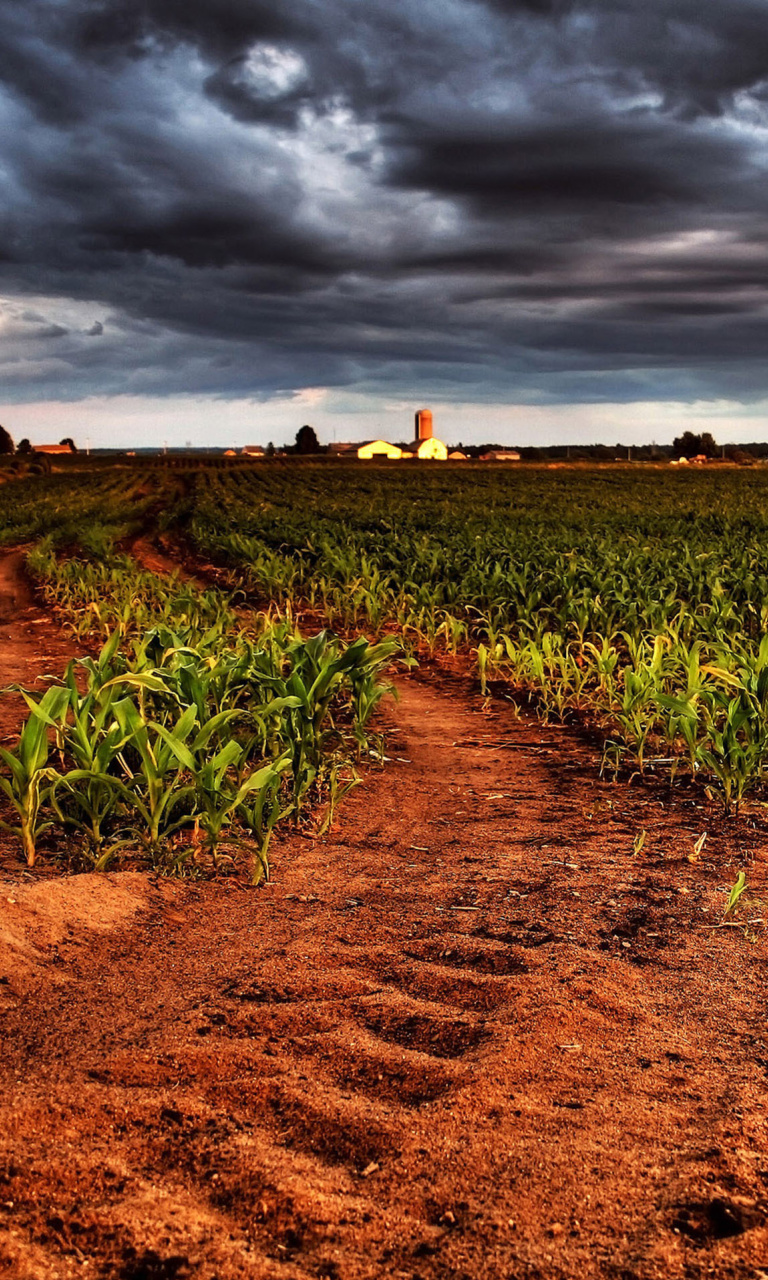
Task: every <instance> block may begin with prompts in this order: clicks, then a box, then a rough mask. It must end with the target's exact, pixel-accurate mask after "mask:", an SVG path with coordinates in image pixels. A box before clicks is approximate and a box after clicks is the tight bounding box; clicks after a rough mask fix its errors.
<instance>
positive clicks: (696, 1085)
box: [0, 623, 768, 1280]
mask: <svg viewBox="0 0 768 1280" xmlns="http://www.w3.org/2000/svg"><path fill="white" fill-rule="evenodd" d="M30 625H31V623H30ZM3 631H4V632H6V627H5V626H4V627H3ZM6 634H7V632H6ZM24 634H26V633H24ZM20 635H21V638H22V639H23V638H24V636H23V634H22V633H20ZM29 635H30V636H31V637H32V638H34V636H35V635H36V633H35V632H34V631H32V632H30V633H29ZM28 638H29V637H28ZM7 655H8V651H7V649H6V648H5V647H4V649H3V652H2V662H3V667H4V672H3V675H4V676H5V670H6V668H5V663H6V661H7V660H8V656H7ZM12 660H14V661H16V662H17V663H18V665H19V666H20V667H22V668H23V667H24V664H25V662H26V661H27V660H29V661H32V657H31V656H30V646H29V645H28V646H27V649H26V650H20V651H19V653H18V654H17V655H16V657H15V658H13V659H12ZM401 695H402V696H401V701H400V703H399V704H398V705H397V706H389V707H387V709H386V710H385V712H384V716H385V719H386V721H387V723H388V726H389V737H388V751H387V753H388V755H389V756H390V760H389V762H388V763H387V765H386V767H385V768H384V769H383V770H375V769H371V771H370V772H369V773H368V774H367V777H366V782H365V785H364V786H362V787H360V788H359V789H358V790H356V791H355V792H353V793H352V795H351V796H350V797H349V798H348V799H347V801H346V803H345V806H344V808H343V809H342V812H341V815H340V818H339V820H338V822H337V824H336V826H335V827H334V830H333V831H332V833H331V835H330V836H329V837H327V838H325V839H323V840H315V839H311V838H301V837H300V836H299V835H297V834H290V833H289V834H288V835H285V836H283V837H282V838H281V839H280V840H279V841H277V843H276V845H275V848H274V853H273V872H274V879H273V881H272V883H271V884H270V885H268V886H267V887H265V888H264V889H263V890H260V891H252V890H248V889H247V888H245V887H244V886H243V884H242V883H240V882H239V881H238V880H236V879H234V878H232V879H229V880H227V879H219V880H217V881H214V882H210V883H186V884H185V883H179V882H178V881H176V882H159V883H158V882H155V881H152V880H151V879H150V878H149V877H148V876H144V875H137V874H135V873H126V874H124V875H120V874H113V875H110V876H108V877H94V876H81V877H74V878H68V879H66V880H60V881H51V880H50V879H48V880H47V881H46V879H45V877H46V874H48V875H50V871H49V870H47V868H46V865H45V862H43V865H42V866H41V868H40V871H39V872H37V873H36V876H35V878H34V881H30V880H29V879H28V878H25V877H24V876H23V875H20V874H19V873H18V872H15V873H14V874H13V875H11V874H10V869H11V866H12V864H11V862H10V859H11V857H12V848H11V845H10V843H8V842H7V841H5V842H4V843H3V846H2V849H3V853H4V855H5V856H4V860H3V863H2V868H3V870H4V873H5V880H4V882H3V883H2V885H0V921H1V922H2V926H3V928H4V929H5V930H6V931H7V932H8V933H10V935H12V938H11V944H10V945H8V946H6V948H5V949H4V950H3V951H2V953H1V954H2V961H1V962H0V1018H1V1019H2V1044H3V1054H2V1056H1V1057H0V1077H1V1079H2V1087H0V1273H2V1274H3V1275H8V1276H10V1277H14V1278H15V1277H19V1278H21V1277H23V1278H24V1280H33V1278H34V1280H38V1278H39V1280H63V1278H64V1277H74V1276H93V1277H105V1278H106V1277H109V1278H110V1280H112V1278H113V1277H117V1278H119V1280H176V1278H179V1280H184V1278H186V1277H201V1278H202V1280H214V1277H216V1278H217V1280H234V1278H235V1277H238V1278H239V1277H270V1278H271V1277H281V1278H285V1280H305V1278H306V1277H317V1278H318V1280H319V1278H320V1277H327V1278H328V1280H356V1278H358V1277H379V1276H382V1277H383V1276H387V1277H389V1276H394V1277H403V1278H407V1280H418V1278H421V1280H438V1278H439V1280H446V1278H450V1280H475V1278H476V1277H477V1278H480V1277H483V1278H485V1277H488V1278H489V1280H490V1278H493V1280H496V1278H497V1277H498V1280H501V1278H502V1277H505V1278H506V1277H509V1278H513V1277H541V1278H546V1280H549V1278H550V1277H562V1278H566V1277H567V1278H569V1280H570V1278H571V1277H576V1276H580V1277H581V1276H583V1277H611V1278H616V1280H644V1278H646V1277H648V1278H650V1277H659V1278H661V1277H670V1278H673V1280H676V1278H677V1277H680V1280H683V1277H685V1278H686V1280H689V1278H692V1277H705V1276H715V1277H718V1278H720V1277H723V1278H725V1277H744V1278H746V1277H750V1278H752V1277H759V1276H763V1275H764V1276H768V1227H767V1226H766V1217H765V1214H766V1205H767V1204H768V1152H767V1151H766V1135H765V1125H766V1093H765V1073H766V1070H768V1046H766V1031H765V1009H766V994H767V993H766V976H765V975H766V969H765V961H766V947H765V942H764V941H763V938H762V935H761V927H760V926H756V927H755V929H754V930H750V929H746V928H741V929H730V928H717V927H715V926H717V924H718V922H719V921H720V920H721V917H722V909H723V904H724V898H725V892H726V889H727V887H728V886H729V885H730V884H732V882H733V880H734V879H735V876H736V871H737V869H739V868H741V867H746V868H747V870H748V874H749V881H750V886H751V891H752V895H753V899H754V902H753V905H752V907H751V909H750V910H751V914H752V915H753V916H762V915H763V914H768V912H764V910H763V908H762V906H761V905H760V900H761V899H763V900H764V899H765V896H766V893H768V888H767V887H766V862H765V848H766V837H765V835H764V833H763V830H762V828H761V827H760V826H759V825H757V824H756V825H753V826H751V825H750V823H749V821H747V820H744V821H742V822H740V823H739V824H726V823H724V822H722V821H720V820H718V819H717V818H716V816H715V815H714V813H713V812H711V811H710V810H708V809H702V808H701V807H699V806H698V804H697V803H696V802H695V800H694V799H693V798H692V797H686V796H685V793H684V792H681V793H680V795H679V796H677V797H676V799H675V803H674V805H673V806H672V807H670V806H669V805H668V799H669V798H668V796H667V793H666V791H665V790H662V789H658V790H654V789H652V788H648V787H643V786H638V785H633V786H631V787H629V786H625V785H622V784H609V783H603V782H600V781H599V780H598V779H597V777H596V771H595V763H594V754H593V752H592V751H591V749H590V748H589V747H588V746H587V745H585V744H584V743H582V742H580V741H579V740H578V739H577V738H576V737H575V736H574V735H572V734H570V733H568V732H566V731H564V730H563V729H560V728H553V727H542V726H541V725H539V724H538V723H536V722H535V721H533V720H530V719H526V718H523V719H515V717H514V715H513V714H512V711H511V709H510V708H508V707H507V706H505V705H504V704H503V703H502V702H495V703H494V704H493V708H492V709H491V710H489V709H488V708H486V707H484V706H483V703H482V702H481V700H480V699H479V698H478V697H477V696H476V695H474V694H473V693H472V692H471V691H470V690H469V688H468V686H465V685H463V684H462V683H460V682H458V681H455V682H450V681H449V680H448V679H447V677H446V676H445V674H441V673H434V675H433V677H432V678H430V673H429V672H426V673H424V672H422V673H421V674H420V675H418V676H416V677H410V678H405V679H403V680H402V681H401ZM640 829H645V830H646V831H647V832H648V839H647V841H646V844H645V846H644V848H643V850H642V852H641V854H640V855H639V856H635V855H634V854H633V852H632V841H633V837H634V835H635V834H636V833H637V831H638V830H640ZM704 830H707V831H708V832H709V838H708V841H707V844H706V846H705V849H704V852H703V854H702V856H701V858H700V859H698V860H697V861H694V862H691V861H688V857H689V855H691V853H692V849H693V844H694V841H695V839H696V837H697V836H698V835H700V834H701V833H702V831H704ZM9 899H12V901H9ZM6 940H7V938H6Z"/></svg>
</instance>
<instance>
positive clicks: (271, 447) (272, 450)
mask: <svg viewBox="0 0 768 1280" xmlns="http://www.w3.org/2000/svg"><path fill="white" fill-rule="evenodd" d="M264 452H265V454H266V455H267V457H268V458H274V456H275V446H274V445H273V443H272V441H271V440H270V442H269V444H268V445H267V447H266V449H265V450H264Z"/></svg>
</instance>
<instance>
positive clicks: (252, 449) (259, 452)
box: [243, 444, 264, 458]
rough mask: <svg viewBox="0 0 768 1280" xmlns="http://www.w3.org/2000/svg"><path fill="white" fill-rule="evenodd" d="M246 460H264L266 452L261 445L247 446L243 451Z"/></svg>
mask: <svg viewBox="0 0 768 1280" xmlns="http://www.w3.org/2000/svg"><path fill="white" fill-rule="evenodd" d="M243 454H244V456H245V457H246V458H263V457H264V450H263V449H262V447H261V445H260V444H247V445H246V446H245V448H244V449H243Z"/></svg>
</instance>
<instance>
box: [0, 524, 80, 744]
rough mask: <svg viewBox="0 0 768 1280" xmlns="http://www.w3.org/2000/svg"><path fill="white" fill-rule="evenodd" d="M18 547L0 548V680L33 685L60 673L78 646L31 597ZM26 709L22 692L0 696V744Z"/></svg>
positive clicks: (30, 589)
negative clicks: (16, 694) (15, 695)
mask: <svg viewBox="0 0 768 1280" xmlns="http://www.w3.org/2000/svg"><path fill="white" fill-rule="evenodd" d="M24 559H25V552H24V550H23V549H21V548H13V549H11V550H0V686H2V685H8V684H23V685H25V686H28V687H29V686H32V685H34V684H35V683H37V682H38V681H40V680H41V679H43V678H44V677H45V676H46V675H57V676H59V675H61V673H62V672H63V670H64V668H65V667H66V665H67V662H68V661H69V659H70V658H71V657H73V656H75V655H76V653H77V652H79V650H78V648H77V646H76V644H75V643H74V642H73V641H72V640H70V639H68V638H67V637H66V636H63V635H62V632H61V629H60V627H59V625H58V623H57V622H56V621H55V620H54V618H53V617H52V615H51V614H50V613H49V612H48V610H47V609H45V608H44V606H42V605H40V604H38V603H37V602H36V601H35V598H34V595H33V592H32V586H31V583H30V581H29V579H28V577H27V575H26V572H25V568H24ZM24 714H25V708H24V703H23V702H22V700H21V698H13V697H5V696H4V697H1V698H0V745H2V744H3V743H4V742H5V741H7V740H9V739H12V738H13V737H14V736H15V734H16V733H17V732H18V729H19V725H20V722H21V719H22V717H23V715H24Z"/></svg>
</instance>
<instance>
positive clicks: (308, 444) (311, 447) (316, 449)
mask: <svg viewBox="0 0 768 1280" xmlns="http://www.w3.org/2000/svg"><path fill="white" fill-rule="evenodd" d="M296 452H297V453H320V441H319V440H318V438H317V435H316V433H315V429H314V427H310V426H306V425H305V426H303V427H300V428H299V430H298V431H297V432H296Z"/></svg>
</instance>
